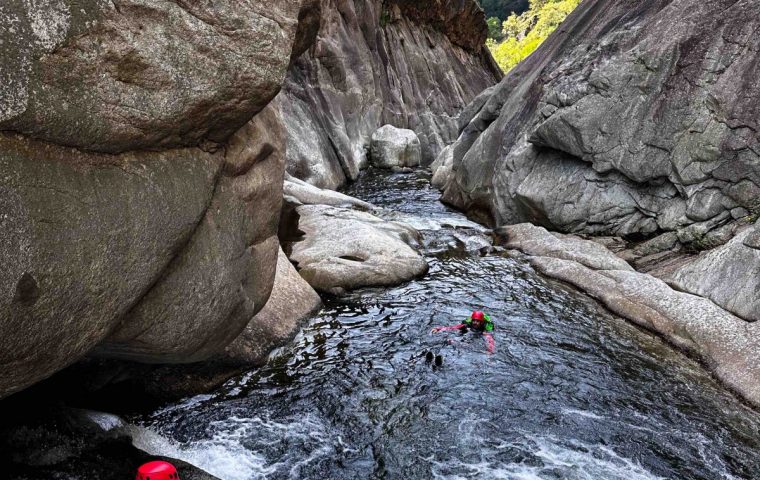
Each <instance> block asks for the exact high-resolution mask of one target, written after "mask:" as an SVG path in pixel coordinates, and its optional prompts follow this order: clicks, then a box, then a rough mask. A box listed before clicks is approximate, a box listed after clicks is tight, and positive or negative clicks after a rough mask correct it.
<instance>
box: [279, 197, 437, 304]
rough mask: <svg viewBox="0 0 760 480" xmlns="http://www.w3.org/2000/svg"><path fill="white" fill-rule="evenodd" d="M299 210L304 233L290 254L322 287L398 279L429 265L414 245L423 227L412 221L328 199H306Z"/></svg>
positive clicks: (308, 278)
mask: <svg viewBox="0 0 760 480" xmlns="http://www.w3.org/2000/svg"><path fill="white" fill-rule="evenodd" d="M296 213H297V215H298V217H299V220H298V230H299V231H300V232H302V233H303V237H302V239H301V240H300V241H296V242H293V243H291V244H290V245H289V247H290V249H291V254H290V259H291V260H292V261H293V262H295V264H296V266H297V268H298V270H299V272H300V273H301V276H302V277H303V278H304V279H305V280H306V281H307V282H309V284H310V285H311V286H312V287H314V288H315V289H317V290H319V291H322V292H328V293H342V292H343V291H345V290H350V289H354V288H360V287H369V286H389V285H397V284H400V283H403V282H405V281H407V280H411V279H412V278H415V277H417V276H419V275H422V274H424V273H425V272H426V271H427V268H428V265H427V262H425V259H424V258H423V257H422V255H420V254H419V253H418V252H417V251H416V250H415V249H414V248H413V247H412V245H415V244H417V242H418V241H419V233H418V232H417V231H416V230H415V229H414V228H412V227H410V226H408V225H405V224H403V223H398V222H387V221H384V220H382V219H380V218H378V217H376V216H374V215H371V214H369V213H366V212H359V211H356V210H349V209H344V208H336V207H332V206H327V205H302V206H300V207H297V208H296Z"/></svg>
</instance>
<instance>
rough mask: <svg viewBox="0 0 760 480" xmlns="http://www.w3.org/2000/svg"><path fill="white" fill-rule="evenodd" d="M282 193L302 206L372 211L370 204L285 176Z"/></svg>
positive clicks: (372, 206) (372, 207)
mask: <svg viewBox="0 0 760 480" xmlns="http://www.w3.org/2000/svg"><path fill="white" fill-rule="evenodd" d="M284 193H285V196H286V197H290V199H291V200H295V201H296V202H298V203H300V204H302V205H332V206H334V207H351V208H358V209H360V210H374V209H375V208H376V207H375V206H374V205H372V204H371V203H368V202H365V201H363V200H359V199H358V198H354V197H350V196H348V195H345V194H343V193H340V192H335V191H333V190H325V189H322V188H319V187H315V186H314V185H311V184H309V183H306V182H304V181H303V180H299V179H298V178H295V177H291V176H290V175H289V174H287V173H286V174H285V185H284Z"/></svg>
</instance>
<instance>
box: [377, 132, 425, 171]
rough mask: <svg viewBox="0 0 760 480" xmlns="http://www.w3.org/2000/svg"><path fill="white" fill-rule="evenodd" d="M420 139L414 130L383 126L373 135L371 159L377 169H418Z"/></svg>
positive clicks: (420, 154)
mask: <svg viewBox="0 0 760 480" xmlns="http://www.w3.org/2000/svg"><path fill="white" fill-rule="evenodd" d="M421 157H422V150H421V149H420V139H419V138H418V137H417V134H416V133H414V132H413V131H412V130H408V129H405V128H396V127H394V126H393V125H383V126H382V127H380V128H378V129H377V130H376V131H375V133H373V134H372V142H371V143H370V158H371V163H372V165H373V166H375V167H377V168H404V167H418V166H419V165H420V159H421Z"/></svg>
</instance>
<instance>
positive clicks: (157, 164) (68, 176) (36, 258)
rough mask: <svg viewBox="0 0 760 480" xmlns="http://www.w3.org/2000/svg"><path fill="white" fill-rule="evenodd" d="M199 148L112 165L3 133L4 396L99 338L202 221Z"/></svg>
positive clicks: (205, 197) (210, 176)
mask: <svg viewBox="0 0 760 480" xmlns="http://www.w3.org/2000/svg"><path fill="white" fill-rule="evenodd" d="M220 168H221V158H220V156H219V155H211V154H207V153H205V152H202V151H201V150H198V149H180V150H170V151H165V152H156V153H145V152H143V153H139V154H138V153H130V154H123V155H120V156H109V155H99V154H89V153H83V152H80V151H77V150H74V149H71V148H63V147H57V146H54V145H49V144H43V143H39V142H35V141H32V140H29V139H27V138H23V137H20V136H15V135H2V136H0V179H1V180H0V212H1V213H0V263H2V265H3V268H2V269H0V331H1V333H0V364H1V365H3V368H2V369H0V397H2V396H5V395H7V394H9V393H12V392H15V391H17V390H20V389H22V388H24V387H26V386H28V385H31V384H33V383H35V382H36V381H38V380H41V379H43V378H45V377H47V376H48V375H50V374H52V373H53V372H55V371H57V370H59V369H61V368H63V367H64V366H66V365H69V364H70V363H73V362H74V361H76V360H77V359H79V358H81V357H82V356H83V355H85V354H86V353H87V352H89V351H90V350H91V349H92V348H93V347H94V346H95V345H97V344H98V343H99V342H101V341H103V340H104V339H105V338H106V337H107V336H108V335H109V334H110V332H111V331H112V330H113V329H114V328H115V327H116V326H117V325H118V324H119V323H120V321H121V319H122V318H123V317H124V315H125V314H126V313H127V312H128V311H129V310H130V309H131V308H132V307H133V306H134V305H136V304H138V303H139V302H140V300H141V299H142V298H143V297H144V295H145V294H146V292H147V291H148V290H149V289H150V287H151V285H152V284H153V283H155V282H156V281H157V279H159V278H161V276H162V273H163V272H164V271H165V270H166V268H167V267H168V265H169V264H170V263H172V260H173V259H174V257H175V256H176V255H177V253H178V252H179V251H181V250H182V249H183V247H184V246H185V245H186V244H187V243H188V242H190V240H191V239H192V237H193V234H194V232H195V229H196V225H198V223H199V222H201V220H202V219H203V218H204V216H205V213H206V210H207V206H208V205H209V203H210V202H211V199H212V197H213V191H214V178H215V177H216V176H217V174H218V172H219V171H220Z"/></svg>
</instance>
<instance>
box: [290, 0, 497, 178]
mask: <svg viewBox="0 0 760 480" xmlns="http://www.w3.org/2000/svg"><path fill="white" fill-rule="evenodd" d="M320 1H321V27H320V29H319V33H318V35H317V41H316V43H315V44H314V45H313V46H312V47H311V48H310V49H309V50H308V51H306V52H305V53H304V54H303V55H301V56H300V57H299V58H298V59H296V60H295V62H294V64H293V66H292V67H291V69H290V70H289V72H288V78H287V81H286V84H285V87H284V89H283V92H282V93H281V94H280V95H279V96H278V97H277V99H276V103H277V104H278V106H279V107H280V109H281V111H282V113H283V118H284V119H285V124H286V126H287V129H288V167H287V168H288V173H290V174H291V175H293V176H294V177H297V178H300V179H302V180H305V181H307V182H309V183H311V184H313V185H316V186H319V187H322V188H331V189H335V188H337V187H338V186H340V185H342V184H344V183H345V182H346V181H347V180H351V179H356V178H357V176H358V174H359V171H360V170H361V169H362V168H365V167H366V166H368V165H369V146H370V140H371V136H372V134H373V133H374V132H375V130H377V129H378V128H379V127H381V126H382V125H385V124H392V125H396V126H398V127H402V128H408V129H411V130H413V131H415V132H416V133H417V134H418V136H419V139H420V143H421V150H422V164H423V165H425V166H427V165H429V164H430V163H432V161H433V160H434V159H435V157H436V155H437V154H438V152H439V151H440V150H441V149H443V147H445V146H446V145H447V144H448V143H451V142H452V141H453V140H454V139H455V138H456V136H457V133H458V129H457V119H456V116H457V114H458V113H459V111H460V110H461V109H462V108H463V107H465V106H466V105H467V104H468V103H469V102H470V101H471V100H472V99H473V98H475V96H476V95H477V94H478V93H480V92H481V91H482V90H483V89H485V88H487V87H490V86H492V85H493V84H495V83H496V82H497V81H498V80H499V79H500V78H501V72H500V71H499V70H498V67H496V65H495V63H494V62H493V60H492V58H491V56H490V54H489V53H488V50H487V49H486V48H485V46H484V45H485V39H486V35H487V28H486V24H485V17H484V14H483V12H482V10H480V8H479V7H478V5H477V2H476V1H475V0H445V1H432V0H424V1H414V2H409V1H403V0H394V1H380V0H340V1H338V0H320Z"/></svg>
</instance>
